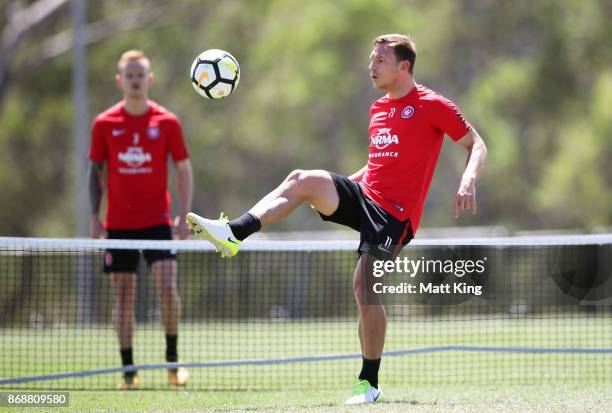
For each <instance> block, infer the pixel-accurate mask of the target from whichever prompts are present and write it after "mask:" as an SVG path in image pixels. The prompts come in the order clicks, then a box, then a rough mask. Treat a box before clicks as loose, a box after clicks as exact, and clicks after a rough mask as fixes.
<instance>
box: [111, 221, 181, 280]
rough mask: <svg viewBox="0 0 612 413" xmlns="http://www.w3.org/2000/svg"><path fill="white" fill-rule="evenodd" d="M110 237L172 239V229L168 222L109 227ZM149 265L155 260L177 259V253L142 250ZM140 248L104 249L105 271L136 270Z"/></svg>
mask: <svg viewBox="0 0 612 413" xmlns="http://www.w3.org/2000/svg"><path fill="white" fill-rule="evenodd" d="M108 238H109V239H146V240H171V239H172V229H171V228H170V226H169V225H167V224H162V225H156V226H154V227H148V228H142V229H109V230H108ZM142 255H144V258H145V260H146V261H147V264H148V265H151V264H153V263H154V262H155V261H159V260H165V259H172V260H173V259H176V254H175V253H174V252H172V251H169V250H144V251H142ZM139 259H140V250H123V249H108V250H106V251H104V272H107V273H108V272H136V270H137V269H138V261H139Z"/></svg>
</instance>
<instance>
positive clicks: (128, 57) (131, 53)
mask: <svg viewBox="0 0 612 413" xmlns="http://www.w3.org/2000/svg"><path fill="white" fill-rule="evenodd" d="M140 59H144V60H146V61H147V65H148V66H149V70H150V69H151V62H150V61H149V58H148V57H147V56H146V55H145V54H144V52H143V51H142V50H128V51H125V52H123V54H122V55H121V57H120V58H119V61H118V62H117V73H119V72H121V69H123V67H124V66H125V65H126V64H127V63H128V62H133V61H134V60H140Z"/></svg>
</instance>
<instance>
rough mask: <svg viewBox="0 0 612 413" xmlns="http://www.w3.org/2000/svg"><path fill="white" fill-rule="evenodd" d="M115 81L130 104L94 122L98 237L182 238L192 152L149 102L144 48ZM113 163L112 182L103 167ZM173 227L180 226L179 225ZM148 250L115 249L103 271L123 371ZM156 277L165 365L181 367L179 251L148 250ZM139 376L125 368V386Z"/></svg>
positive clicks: (126, 59) (181, 375)
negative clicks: (175, 212) (175, 207)
mask: <svg viewBox="0 0 612 413" xmlns="http://www.w3.org/2000/svg"><path fill="white" fill-rule="evenodd" d="M115 80H116V83H117V86H118V87H119V89H120V90H121V91H122V92H123V99H122V100H121V101H120V102H118V103H117V104H115V105H113V106H112V107H110V108H109V109H107V110H106V111H104V112H103V113H101V114H99V115H98V116H97V117H96V119H95V120H94V123H93V127H92V141H91V148H90V153H89V158H90V160H91V168H90V183H89V190H90V199H91V205H92V219H91V235H92V237H93V238H99V237H100V236H103V235H104V236H107V237H108V238H113V239H154V240H170V239H172V238H173V229H174V231H175V232H176V235H177V236H178V238H180V239H185V238H187V236H188V235H189V229H188V227H187V226H186V224H184V216H185V214H186V213H187V211H189V209H190V208H191V199H192V191H193V184H192V182H193V177H192V171H191V164H190V162H189V152H188V149H187V145H186V143H185V139H184V137H183V132H182V129H181V125H180V122H179V120H178V118H177V116H176V115H174V114H173V113H171V112H169V111H168V110H167V109H165V108H164V107H162V106H161V105H159V104H157V103H156V102H154V101H152V100H149V99H148V91H149V88H150V87H151V85H152V83H153V72H152V71H151V63H150V61H149V59H148V58H147V57H146V56H145V55H144V53H142V52H141V51H137V50H130V51H127V52H125V53H123V55H122V56H121V58H120V59H119V62H118V64H117V74H116V76H115ZM168 157H171V158H172V160H173V161H174V166H175V168H176V178H177V181H176V185H177V192H178V196H179V203H180V216H179V217H177V219H176V220H174V222H175V224H173V221H172V220H171V217H170V194H169V192H168V168H167V164H168ZM104 166H106V182H105V180H104V177H103V173H102V172H103V169H104ZM105 187H106V190H107V210H106V222H105V223H104V225H103V224H102V222H101V220H100V214H99V212H100V201H101V199H102V193H103V191H104V189H105ZM173 225H174V226H175V228H173ZM140 255H141V252H140V251H137V250H136V251H134V250H121V249H109V250H107V251H105V254H104V272H106V273H110V275H111V279H112V285H113V290H114V297H115V328H116V330H117V336H118V339H119V346H120V352H121V360H122V363H123V365H124V366H130V365H133V364H134V361H133V349H132V336H133V332H134V324H135V320H134V299H135V293H136V269H137V267H138V261H139V259H140ZM142 255H143V256H144V258H145V260H146V262H147V264H149V266H150V268H151V272H152V274H153V276H154V278H155V286H156V291H157V294H158V296H159V299H160V303H161V314H162V321H163V326H164V329H165V332H166V361H168V362H177V361H178V351H177V340H178V321H179V316H180V298H179V295H178V290H177V283H176V278H177V265H176V258H175V254H174V253H173V252H172V251H163V250H160V251H157V250H145V251H142ZM168 378H169V382H170V384H173V385H178V386H183V385H185V384H186V382H187V370H186V369H184V368H179V369H169V370H168ZM138 386H139V378H138V375H137V372H136V371H126V372H125V373H124V374H123V381H122V383H121V386H120V388H122V389H137V388H138Z"/></svg>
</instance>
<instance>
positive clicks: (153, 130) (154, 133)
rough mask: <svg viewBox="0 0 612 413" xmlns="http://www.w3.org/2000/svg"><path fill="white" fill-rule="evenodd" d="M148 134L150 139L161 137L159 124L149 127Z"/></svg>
mask: <svg viewBox="0 0 612 413" xmlns="http://www.w3.org/2000/svg"><path fill="white" fill-rule="evenodd" d="M147 136H148V137H149V139H157V138H159V126H149V128H148V129H147Z"/></svg>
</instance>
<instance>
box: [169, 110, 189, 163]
mask: <svg viewBox="0 0 612 413" xmlns="http://www.w3.org/2000/svg"><path fill="white" fill-rule="evenodd" d="M167 145H168V151H169V152H170V154H171V155H172V160H173V161H174V162H180V161H184V160H185V159H187V158H189V150H188V149H187V144H186V143H185V138H184V137H183V129H182V128H181V123H180V122H179V120H178V118H173V119H172V120H170V121H169V122H168V139H167Z"/></svg>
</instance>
